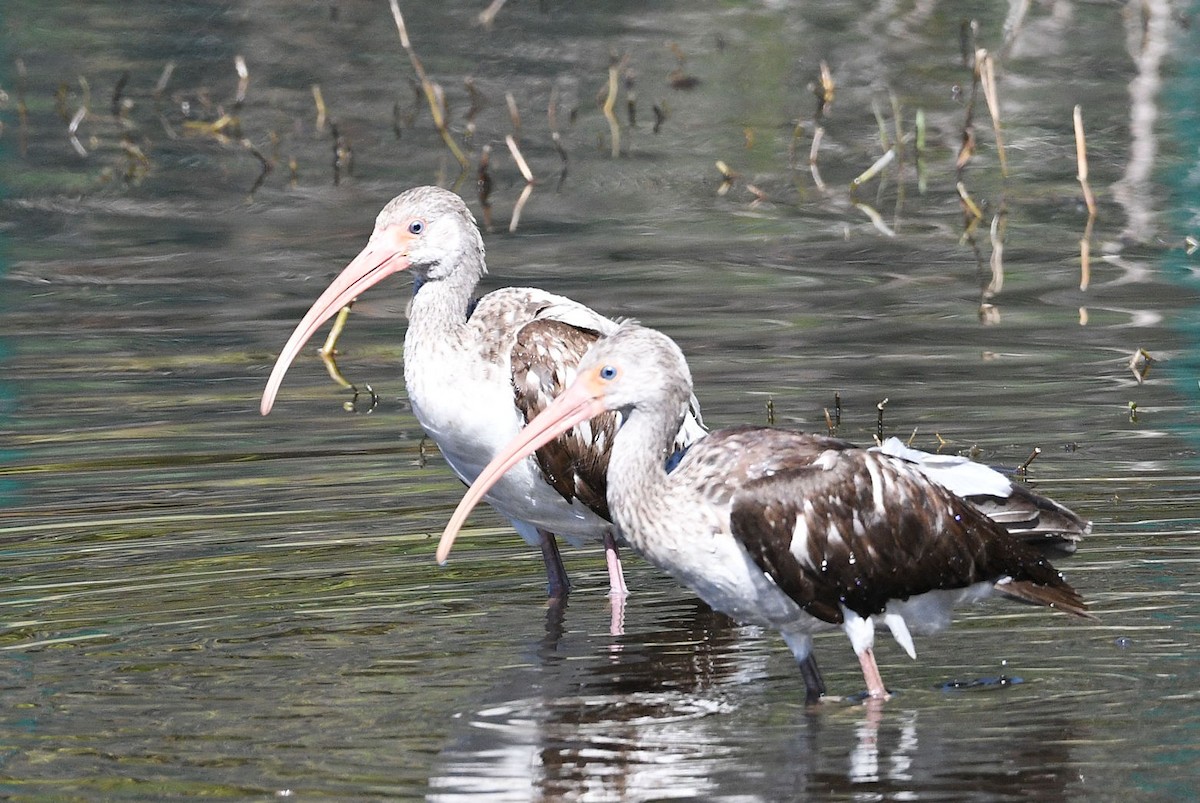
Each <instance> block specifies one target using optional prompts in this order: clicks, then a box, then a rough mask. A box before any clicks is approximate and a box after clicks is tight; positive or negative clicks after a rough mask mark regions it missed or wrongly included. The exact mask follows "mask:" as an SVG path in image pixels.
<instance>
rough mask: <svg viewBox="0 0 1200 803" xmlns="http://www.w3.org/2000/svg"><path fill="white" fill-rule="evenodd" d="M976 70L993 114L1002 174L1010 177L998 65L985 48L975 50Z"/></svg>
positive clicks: (993, 128)
mask: <svg viewBox="0 0 1200 803" xmlns="http://www.w3.org/2000/svg"><path fill="white" fill-rule="evenodd" d="M975 70H976V72H977V73H978V75H979V81H980V83H981V84H982V85H983V98H984V100H986V101H987V107H988V114H990V115H991V116H992V131H993V132H994V133H995V136H996V155H997V156H998V157H999V159H1000V175H1002V176H1004V177H1005V178H1008V158H1007V157H1006V156H1005V154H1004V136H1003V135H1002V134H1001V133H1000V97H999V95H998V93H997V91H996V66H995V60H994V59H993V58H992V55H991V54H990V53H988V52H987V51H986V50H984V49H983V48H980V49H979V50H977V51H975Z"/></svg>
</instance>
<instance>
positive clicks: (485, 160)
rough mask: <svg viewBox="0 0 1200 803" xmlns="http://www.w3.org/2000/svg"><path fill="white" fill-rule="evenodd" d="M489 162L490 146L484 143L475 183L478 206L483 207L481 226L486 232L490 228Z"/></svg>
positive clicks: (490, 158) (490, 192)
mask: <svg viewBox="0 0 1200 803" xmlns="http://www.w3.org/2000/svg"><path fill="white" fill-rule="evenodd" d="M491 162H492V146H491V145H484V146H483V147H482V148H481V149H480V151H479V173H478V180H477V184H478V187H479V206H480V207H481V208H482V209H483V227H484V230H486V231H488V232H491V230H492V201H491V197H492V174H491V173H490V172H488V166H489V165H490V164H491Z"/></svg>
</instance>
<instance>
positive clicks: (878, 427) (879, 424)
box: [875, 398, 888, 446]
mask: <svg viewBox="0 0 1200 803" xmlns="http://www.w3.org/2000/svg"><path fill="white" fill-rule="evenodd" d="M887 403H888V399H886V398H885V399H884V400H883V401H881V402H880V403H879V404H877V405H875V407H876V409H878V410H879V417H878V418H877V419H876V420H875V442H876V444H878V445H880V446H882V445H883V408H884V406H885V405H886V404H887Z"/></svg>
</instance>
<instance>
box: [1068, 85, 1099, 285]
mask: <svg viewBox="0 0 1200 803" xmlns="http://www.w3.org/2000/svg"><path fill="white" fill-rule="evenodd" d="M1071 117H1072V119H1073V121H1074V124H1075V163H1076V165H1077V166H1078V171H1079V172H1078V174H1077V177H1078V178H1079V186H1080V187H1082V188H1083V200H1084V202H1085V203H1086V204H1087V210H1088V218H1087V225H1086V226H1085V227H1084V230H1083V237H1081V238H1080V239H1079V289H1080V290H1086V289H1088V284H1090V283H1091V278H1092V265H1091V247H1092V225H1093V224H1094V223H1095V221H1096V198H1095V196H1093V195H1092V187H1091V185H1090V184H1089V183H1088V160H1087V140H1086V138H1085V137H1084V133H1083V107H1082V106H1080V105H1079V104H1076V105H1075V110H1074V112H1073V113H1072V115H1071Z"/></svg>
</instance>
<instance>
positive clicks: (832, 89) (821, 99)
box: [813, 61, 837, 120]
mask: <svg viewBox="0 0 1200 803" xmlns="http://www.w3.org/2000/svg"><path fill="white" fill-rule="evenodd" d="M835 94H837V87H836V86H835V85H834V83H833V73H832V72H831V71H830V70H829V64H828V63H827V62H825V61H822V62H821V77H820V79H819V80H818V82H817V83H816V84H814V85H813V95H815V96H816V98H817V119H818V120H820V119H821V118H822V117H824V116H825V112H826V111H828V110H829V106H830V104H832V103H833V97H834V95H835Z"/></svg>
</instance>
